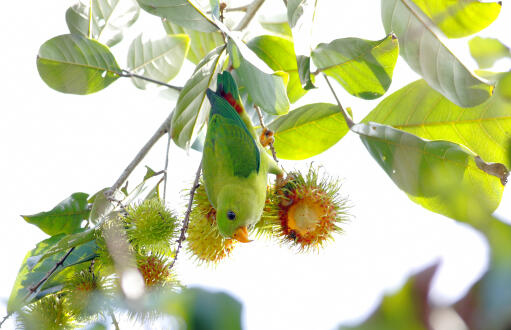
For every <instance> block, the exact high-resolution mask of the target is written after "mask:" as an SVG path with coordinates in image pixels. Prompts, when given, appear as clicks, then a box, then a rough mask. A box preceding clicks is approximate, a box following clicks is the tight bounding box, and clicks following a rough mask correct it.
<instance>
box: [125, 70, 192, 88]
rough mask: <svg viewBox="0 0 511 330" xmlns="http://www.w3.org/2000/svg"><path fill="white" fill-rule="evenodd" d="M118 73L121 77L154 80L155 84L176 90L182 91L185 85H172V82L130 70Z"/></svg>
mask: <svg viewBox="0 0 511 330" xmlns="http://www.w3.org/2000/svg"><path fill="white" fill-rule="evenodd" d="M118 74H119V76H121V77H128V78H138V79H142V80H145V81H149V82H152V83H154V84H157V85H161V86H165V87H168V88H170V89H173V90H176V91H178V92H180V91H181V90H182V89H183V87H179V86H174V85H170V84H167V83H164V82H163V81H159V80H155V79H152V78H149V77H144V76H141V75H139V74H136V73H133V72H130V71H128V70H121V72H120V73H118Z"/></svg>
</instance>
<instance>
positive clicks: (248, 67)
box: [227, 38, 289, 115]
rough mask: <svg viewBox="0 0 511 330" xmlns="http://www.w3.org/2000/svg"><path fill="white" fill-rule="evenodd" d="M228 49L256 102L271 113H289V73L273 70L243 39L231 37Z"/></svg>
mask: <svg viewBox="0 0 511 330" xmlns="http://www.w3.org/2000/svg"><path fill="white" fill-rule="evenodd" d="M227 49H228V50H229V56H230V59H231V61H232V65H233V67H234V69H235V70H236V73H237V74H238V76H239V79H240V82H241V85H242V86H244V87H245V88H246V89H247V92H248V94H249V95H250V97H251V99H252V100H253V101H254V103H255V104H257V105H258V106H260V107H261V108H262V110H264V111H265V112H267V113H269V114H277V115H283V114H285V113H287V112H288V111H289V99H288V97H287V94H286V84H287V82H288V78H289V76H288V74H287V73H285V72H283V71H277V72H273V71H272V70H271V69H270V68H269V67H268V66H267V65H266V64H265V63H264V62H263V61H261V59H259V58H258V57H257V56H256V55H255V54H254V53H253V52H252V51H251V50H250V49H249V48H248V47H247V46H246V45H245V44H244V43H243V42H242V41H239V40H237V39H233V38H229V41H228V43H227Z"/></svg>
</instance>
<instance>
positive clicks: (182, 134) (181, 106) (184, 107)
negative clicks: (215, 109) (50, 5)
mask: <svg viewBox="0 0 511 330" xmlns="http://www.w3.org/2000/svg"><path fill="white" fill-rule="evenodd" d="M224 61H225V47H223V46H220V47H218V48H215V49H214V50H212V51H211V52H210V53H209V54H208V55H207V56H206V57H205V58H204V59H203V60H202V61H201V62H200V63H199V64H197V67H196V68H195V71H194V72H193V74H192V76H191V77H190V79H188V81H187V82H186V84H185V86H184V87H183V90H182V91H181V93H179V98H178V99H177V104H176V109H175V110H174V116H173V117H172V140H173V141H174V143H176V144H177V145H178V146H179V147H181V148H186V149H189V147H190V145H191V143H192V142H193V141H194V140H195V138H196V137H197V135H198V133H199V131H200V130H201V128H202V127H203V126H204V123H205V122H206V121H207V118H208V115H209V109H211V105H210V103H209V101H208V100H207V97H206V90H207V89H208V88H211V89H213V90H214V89H215V86H216V75H217V74H218V72H220V70H222V67H223V65H224Z"/></svg>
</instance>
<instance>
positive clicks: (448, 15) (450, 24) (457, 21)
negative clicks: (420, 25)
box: [413, 0, 502, 38]
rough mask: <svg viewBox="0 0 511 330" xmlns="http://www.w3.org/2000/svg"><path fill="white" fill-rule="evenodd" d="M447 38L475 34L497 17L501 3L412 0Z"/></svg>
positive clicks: (472, 0) (475, 0)
mask: <svg viewBox="0 0 511 330" xmlns="http://www.w3.org/2000/svg"><path fill="white" fill-rule="evenodd" d="M413 2H414V3H415V4H416V5H417V6H418V7H419V8H420V9H421V10H422V12H423V13H424V14H426V15H427V16H428V17H429V18H430V19H431V20H432V21H433V23H435V25H436V26H438V28H439V29H440V30H442V32H443V33H444V34H445V35H446V36H447V37H448V38H462V37H466V36H469V35H471V34H474V33H477V32H479V31H481V30H482V29H484V28H486V27H487V26H488V25H490V24H491V23H492V22H493V21H495V19H497V16H499V13H500V9H501V7H502V3H501V2H482V1H479V0H464V1H458V0H413Z"/></svg>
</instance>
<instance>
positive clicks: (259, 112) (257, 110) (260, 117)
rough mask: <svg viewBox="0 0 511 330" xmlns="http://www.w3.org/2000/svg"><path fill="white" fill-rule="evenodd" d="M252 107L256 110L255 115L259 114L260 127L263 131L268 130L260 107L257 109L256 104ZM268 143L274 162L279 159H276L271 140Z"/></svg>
mask: <svg viewBox="0 0 511 330" xmlns="http://www.w3.org/2000/svg"><path fill="white" fill-rule="evenodd" d="M254 109H255V110H256V112H257V115H258V116H259V122H260V123H261V127H262V128H263V131H268V129H267V128H266V126H265V125H264V120H263V114H262V113H261V109H259V107H258V106H257V105H256V104H254ZM269 145H270V150H271V154H272V156H273V159H274V160H275V162H277V163H278V162H279V160H278V159H277V153H276V152H275V147H273V142H270V144H269Z"/></svg>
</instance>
